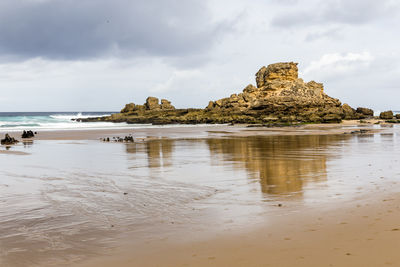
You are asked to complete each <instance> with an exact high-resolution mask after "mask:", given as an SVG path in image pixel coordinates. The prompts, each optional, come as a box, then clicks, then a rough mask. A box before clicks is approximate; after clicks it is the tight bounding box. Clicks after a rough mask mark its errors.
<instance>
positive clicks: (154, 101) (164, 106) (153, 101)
mask: <svg viewBox="0 0 400 267" xmlns="http://www.w3.org/2000/svg"><path fill="white" fill-rule="evenodd" d="M174 109H175V107H174V106H172V105H171V102H170V101H168V100H166V99H161V104H160V103H159V100H158V98H157V97H153V96H149V97H148V98H147V99H146V103H144V104H143V105H135V104H134V103H129V104H126V105H125V107H124V108H123V109H122V110H121V113H132V112H135V111H146V110H151V111H156V110H174Z"/></svg>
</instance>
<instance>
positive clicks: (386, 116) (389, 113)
mask: <svg viewBox="0 0 400 267" xmlns="http://www.w3.org/2000/svg"><path fill="white" fill-rule="evenodd" d="M379 118H381V119H382V120H391V119H393V111H391V110H389V111H384V112H381V114H380V115H379Z"/></svg>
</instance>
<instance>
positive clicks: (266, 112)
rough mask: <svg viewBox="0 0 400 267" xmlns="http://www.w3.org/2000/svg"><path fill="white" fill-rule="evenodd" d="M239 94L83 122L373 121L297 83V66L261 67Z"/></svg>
mask: <svg viewBox="0 0 400 267" xmlns="http://www.w3.org/2000/svg"><path fill="white" fill-rule="evenodd" d="M255 78H256V86H254V85H252V84H249V85H248V86H246V87H245V88H244V89H243V91H242V92H241V93H239V94H232V95H231V96H230V97H227V98H222V99H219V100H216V101H210V102H209V104H208V106H207V107H206V108H205V109H175V108H174V106H172V105H171V102H169V101H168V100H165V99H162V100H161V103H159V100H158V98H155V97H149V98H147V100H146V103H145V104H143V105H135V104H134V103H130V104H127V105H126V106H125V107H124V108H123V109H122V110H121V113H118V114H113V115H111V116H109V117H101V118H89V119H82V120H83V121H99V120H102V121H114V122H122V121H124V122H128V123H153V124H168V123H182V124H189V123H190V124H195V123H247V124H268V125H270V124H274V125H282V124H296V123H304V122H305V123H307V122H339V121H341V120H342V119H360V118H365V117H368V116H371V114H372V115H373V111H372V110H369V109H365V108H358V109H357V110H355V109H353V108H352V107H350V106H349V105H347V104H344V105H343V106H342V104H341V102H340V101H339V100H338V99H336V98H332V97H330V96H328V95H327V94H325V92H324V87H323V84H322V83H317V82H315V81H310V82H304V81H303V80H302V79H301V78H299V77H298V68H297V63H293V62H286V63H276V64H271V65H269V66H268V67H262V68H261V69H260V70H259V71H258V72H257V73H256V75H255Z"/></svg>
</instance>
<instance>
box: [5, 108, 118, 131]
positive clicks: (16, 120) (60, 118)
mask: <svg viewBox="0 0 400 267" xmlns="http://www.w3.org/2000/svg"><path fill="white" fill-rule="evenodd" d="M111 113H115V112H0V131H20V130H25V129H34V130H43V129H47V130H51V129H55V130H63V129H74V128H79V129H81V128H103V127H107V126H111V125H112V123H108V122H96V123H81V122H77V121H75V120H74V119H80V118H89V117H102V116H108V115H110V114H111ZM119 126H123V124H119Z"/></svg>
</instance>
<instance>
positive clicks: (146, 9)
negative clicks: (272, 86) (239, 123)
mask: <svg viewBox="0 0 400 267" xmlns="http://www.w3.org/2000/svg"><path fill="white" fill-rule="evenodd" d="M0 22H1V23H0V92H1V94H0V111H100V110H106V111H114V110H120V109H121V108H122V107H123V106H124V104H125V103H128V102H135V103H139V104H141V103H143V102H144V101H145V99H146V97H147V96H156V97H159V98H167V99H169V100H171V101H172V103H173V104H174V105H175V106H176V107H205V106H206V105H207V104H208V101H209V100H216V99H219V98H222V97H225V96H229V95H230V94H232V93H238V92H240V91H242V89H243V88H244V87H245V86H246V85H247V84H249V83H253V84H255V80H254V74H255V73H256V72H257V71H258V69H259V68H260V67H262V66H264V65H268V64H271V63H274V62H284V61H295V62H298V63H299V70H300V75H301V76H302V78H304V80H306V81H309V80H316V81H318V82H323V83H324V85H325V92H326V93H327V94H329V95H330V96H333V97H336V98H339V99H340V100H341V101H342V102H343V103H349V104H350V105H351V106H354V107H357V106H367V107H372V108H374V109H375V110H385V109H393V110H400V103H399V102H400V90H399V89H400V51H399V50H400V48H399V47H400V37H399V34H398V31H399V27H400V1H398V0H381V1H376V0H374V1H372V0H308V1H304V0H302V1H300V0H299V1H297V0H252V1H246V0H229V1H227V0H224V1H223V0H212V1H211V0H210V1H206V0H146V1H142V0H112V1H111V0H18V1H15V0H1V1H0Z"/></svg>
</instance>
